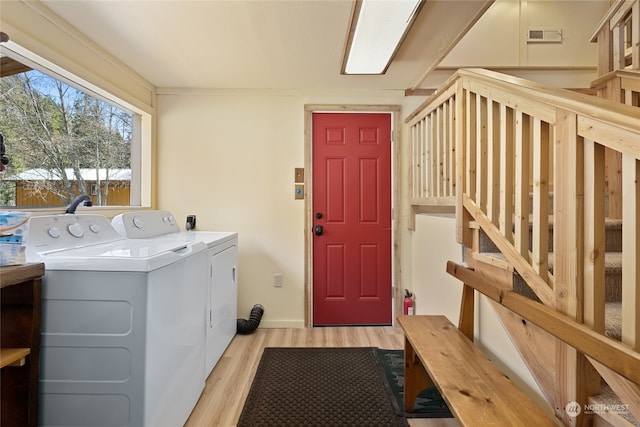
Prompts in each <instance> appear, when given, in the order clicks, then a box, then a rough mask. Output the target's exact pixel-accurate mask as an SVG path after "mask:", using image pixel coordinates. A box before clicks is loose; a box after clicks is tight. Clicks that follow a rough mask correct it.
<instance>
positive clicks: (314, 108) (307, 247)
mask: <svg viewBox="0 0 640 427" xmlns="http://www.w3.org/2000/svg"><path fill="white" fill-rule="evenodd" d="M400 111H401V107H400V106H399V105H352V104H348V105H335V104H328V105H323V104H307V105H305V106H304V170H305V173H304V263H305V267H304V325H305V327H312V326H313V289H312V286H313V236H312V233H311V230H312V229H313V215H312V201H313V158H312V155H313V120H312V117H313V113H338V112H340V113H389V114H390V115H391V213H392V217H391V257H392V259H391V281H392V282H391V287H392V288H391V289H392V290H393V291H392V292H393V295H392V302H391V304H392V311H393V313H392V324H393V325H395V323H396V321H395V319H396V316H398V315H399V314H402V301H403V300H402V286H401V278H400V273H399V272H400V269H399V268H398V266H399V265H400V247H401V246H400V234H401V233H399V232H398V225H399V224H400V218H399V217H400V216H399V212H400V205H399V199H400V198H399V197H398V195H399V185H400V180H399V179H398V178H397V176H396V172H397V171H399V170H400V136H401V134H400V126H401V120H400Z"/></svg>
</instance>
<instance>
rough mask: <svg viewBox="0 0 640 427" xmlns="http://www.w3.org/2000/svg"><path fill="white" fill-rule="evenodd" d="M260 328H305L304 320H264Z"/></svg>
mask: <svg viewBox="0 0 640 427" xmlns="http://www.w3.org/2000/svg"><path fill="white" fill-rule="evenodd" d="M259 327H260V328H304V320H262V321H261V322H260V326H259Z"/></svg>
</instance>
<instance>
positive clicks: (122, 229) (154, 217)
mask: <svg viewBox="0 0 640 427" xmlns="http://www.w3.org/2000/svg"><path fill="white" fill-rule="evenodd" d="M111 225H113V227H114V228H115V229H116V230H117V231H118V233H120V235H122V236H124V237H126V238H128V239H148V238H151V237H157V236H164V235H165V234H171V233H178V232H180V227H179V226H178V224H177V223H176V220H175V217H174V216H173V215H172V214H171V212H169V211H160V210H147V211H138V212H126V213H123V214H120V215H116V216H115V217H113V220H112V221H111Z"/></svg>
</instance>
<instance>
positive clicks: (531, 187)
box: [407, 69, 640, 423]
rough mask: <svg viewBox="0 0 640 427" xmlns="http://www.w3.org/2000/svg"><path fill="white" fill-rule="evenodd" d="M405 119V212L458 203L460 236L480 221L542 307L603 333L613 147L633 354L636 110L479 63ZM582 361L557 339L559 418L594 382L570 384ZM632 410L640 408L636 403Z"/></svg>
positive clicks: (467, 237) (638, 302) (638, 326)
mask: <svg viewBox="0 0 640 427" xmlns="http://www.w3.org/2000/svg"><path fill="white" fill-rule="evenodd" d="M407 123H408V125H409V127H410V128H411V138H412V143H411V148H412V151H411V172H410V183H411V184H410V188H411V203H412V207H413V208H414V212H428V211H429V210H430V209H432V208H433V209H436V210H437V209H440V208H442V207H443V206H454V205H455V206H456V218H457V239H458V241H459V242H460V243H462V244H464V245H465V246H467V247H471V246H472V240H473V235H472V228H471V227H470V224H471V223H475V224H477V225H479V227H480V228H481V229H482V230H483V231H484V232H485V233H486V234H487V235H488V236H489V237H490V238H491V240H492V241H493V243H494V244H495V245H496V246H497V247H498V248H499V250H500V251H501V252H502V254H503V255H504V257H505V258H506V262H507V263H508V264H509V265H511V266H512V267H513V269H514V270H515V271H517V272H518V273H519V274H520V276H522V278H523V279H524V280H525V281H526V282H527V284H528V285H529V287H530V288H531V289H532V290H533V291H534V292H535V294H536V295H537V297H538V298H539V299H540V300H541V301H542V302H543V303H544V304H545V305H546V306H548V307H550V308H553V309H554V310H556V311H558V312H560V313H562V314H564V315H567V316H569V317H570V318H573V319H575V321H576V322H578V323H581V324H585V325H587V326H588V327H590V328H591V329H592V330H594V331H595V332H597V333H600V334H603V333H604V331H603V330H604V317H605V296H604V269H605V266H604V253H605V246H604V233H605V213H606V210H607V208H606V206H605V200H606V195H605V184H604V183H605V168H604V151H605V148H606V149H608V150H611V151H613V152H616V153H620V156H621V157H622V159H623V160H622V192H621V193H622V194H624V201H623V203H622V218H623V227H624V230H623V244H622V246H623V251H622V253H623V255H622V257H623V267H622V268H623V273H622V274H623V285H622V286H623V289H622V342H623V344H625V345H626V346H628V347H629V348H630V349H632V350H634V351H636V352H637V351H638V350H640V315H639V314H638V313H639V312H640V310H639V308H640V271H639V270H638V267H637V266H640V246H639V242H640V239H638V237H640V185H638V184H636V182H637V181H638V180H640V161H639V159H640V120H638V110H637V109H636V108H633V107H632V106H628V105H623V104H617V103H613V102H611V101H608V100H603V99H599V98H595V97H590V96H587V95H582V94H577V93H574V92H569V91H564V90H561V89H554V88H549V87H545V86H543V85H540V84H537V83H534V82H529V81H526V80H522V79H517V78H513V77H511V76H506V75H502V74H498V73H494V72H490V71H486V70H479V69H463V70H459V71H458V72H457V73H456V74H455V75H454V76H452V78H451V79H449V80H448V81H447V83H446V84H445V85H444V86H443V87H442V88H441V89H440V90H439V91H438V92H437V93H436V94H435V95H433V96H432V97H430V98H429V99H428V100H427V101H426V102H425V103H424V104H423V105H421V106H420V107H419V108H418V109H417V110H416V111H415V112H414V113H413V114H412V115H410V116H409V117H408V118H407ZM550 195H551V196H552V197H551V199H552V201H553V203H550V201H549V200H550ZM530 220H531V221H532V223H531V225H530ZM550 221H553V224H552V225H553V229H554V232H553V240H554V241H553V245H552V247H553V253H551V252H550V250H549V246H550V245H549V241H548V240H549V237H548V236H549V227H550V224H551V223H550ZM530 227H531V228H532V232H531V234H530ZM530 235H531V236H532V237H531V238H530V237H529V236H530ZM530 240H531V241H530ZM581 360H584V358H583V357H582V356H581V355H580V354H577V352H575V350H572V349H571V348H570V347H568V346H566V345H562V344H558V345H557V346H556V361H555V364H556V366H557V367H559V366H561V367H563V368H562V369H560V370H559V369H556V372H555V375H556V386H557V387H558V389H559V392H558V393H557V395H556V402H552V403H553V404H556V407H557V408H559V409H558V411H557V415H558V417H559V418H561V419H563V420H564V421H565V422H566V423H568V422H569V421H568V418H567V415H566V413H565V412H564V410H563V409H564V406H563V405H564V404H561V403H560V402H561V401H564V402H565V404H566V402H570V401H577V402H585V401H586V400H587V398H588V396H589V395H591V394H593V393H594V392H596V391H597V390H596V389H597V386H591V385H583V384H576V383H575V382H576V381H577V380H576V378H581V377H580V375H581V374H578V373H576V372H575V370H576V369H579V368H578V367H579V366H582V365H581V363H582V362H581ZM638 369H640V366H639V367H638ZM585 382H586V381H585ZM579 383H582V382H580V381H579ZM636 387H637V385H636ZM560 406H562V408H560ZM634 410H635V411H637V412H638V414H640V408H634ZM636 417H638V415H636ZM638 418H639V419H640V417H638Z"/></svg>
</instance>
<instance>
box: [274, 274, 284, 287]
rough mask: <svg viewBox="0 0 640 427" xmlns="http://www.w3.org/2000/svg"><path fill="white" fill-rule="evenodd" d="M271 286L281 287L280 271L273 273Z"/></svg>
mask: <svg viewBox="0 0 640 427" xmlns="http://www.w3.org/2000/svg"><path fill="white" fill-rule="evenodd" d="M273 286H275V287H276V288H280V287H282V273H276V274H274V275H273Z"/></svg>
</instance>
